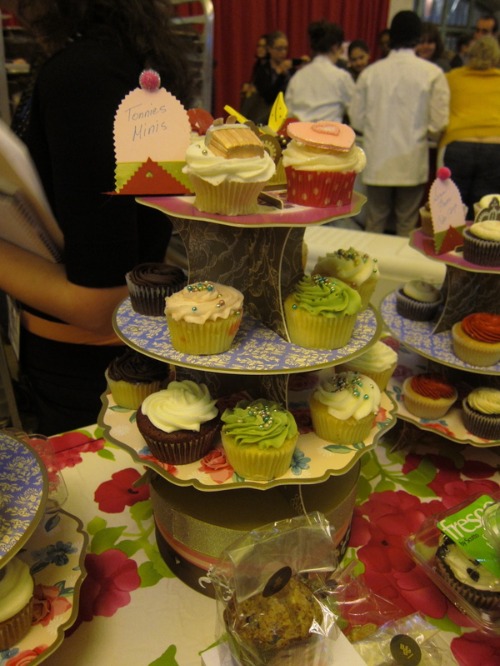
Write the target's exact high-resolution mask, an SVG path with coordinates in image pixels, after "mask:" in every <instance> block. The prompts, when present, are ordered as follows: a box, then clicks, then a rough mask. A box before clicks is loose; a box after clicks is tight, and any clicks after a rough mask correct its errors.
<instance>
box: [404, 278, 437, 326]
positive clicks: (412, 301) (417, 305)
mask: <svg viewBox="0 0 500 666" xmlns="http://www.w3.org/2000/svg"><path fill="white" fill-rule="evenodd" d="M442 300H443V298H442V296H441V292H440V291H439V289H438V288H437V287H435V286H434V285H433V284H431V283H430V282H426V281H425V280H410V281H409V282H407V283H406V284H405V285H404V286H403V287H401V288H400V289H398V291H397V292H396V312H397V313H398V314H399V315H401V317H404V318H405V319H411V320H413V321H430V320H431V319H433V318H434V317H435V316H436V314H437V312H438V310H439V307H440V305H441V303H442Z"/></svg>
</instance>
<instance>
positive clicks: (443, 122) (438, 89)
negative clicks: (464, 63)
mask: <svg viewBox="0 0 500 666" xmlns="http://www.w3.org/2000/svg"><path fill="white" fill-rule="evenodd" d="M449 118H450V88H449V85H448V81H447V79H446V76H445V74H444V73H442V72H440V73H439V75H438V76H437V77H436V78H435V80H434V81H433V82H432V87H431V99H430V108H429V128H428V133H429V137H430V138H432V139H433V140H437V139H438V138H439V136H440V135H441V133H442V132H443V130H444V129H445V128H446V126H447V125H448V121H449Z"/></svg>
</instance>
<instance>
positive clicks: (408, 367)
mask: <svg viewBox="0 0 500 666" xmlns="http://www.w3.org/2000/svg"><path fill="white" fill-rule="evenodd" d="M410 244H411V246H412V247H413V248H414V249H416V250H418V251H419V252H420V253H421V254H423V255H425V256H427V257H430V258H431V259H434V260H436V261H440V262H442V263H444V264H445V265H446V275H445V282H444V285H443V291H444V306H443V310H442V312H441V315H440V316H439V319H438V320H437V321H429V322H417V321H411V320H409V319H405V318H404V317H401V316H400V315H398V313H397V311H396V292H393V293H391V294H389V295H388V296H386V298H385V299H384V300H383V302H382V304H381V308H380V310H381V315H382V318H383V320H384V322H385V324H386V326H387V328H388V329H389V330H390V332H391V335H392V336H393V337H394V338H396V339H397V340H399V341H400V342H401V343H402V345H403V346H402V348H401V349H400V351H399V367H398V369H397V372H396V373H395V374H394V376H393V377H392V379H391V380H390V382H389V386H388V388H387V392H388V393H389V395H390V396H391V397H392V398H393V399H394V400H395V402H396V403H397V405H398V411H397V414H398V418H401V419H403V420H405V421H408V422H409V423H413V424H414V425H416V426H417V427H418V428H421V429H422V430H430V431H433V432H436V433H437V434H439V435H441V436H442V437H445V438H446V439H449V440H451V441H454V442H457V443H459V444H471V445H472V446H477V447H493V446H498V445H500V441H498V440H486V439H481V438H480V437H476V436H475V435H472V434H471V433H469V432H468V431H467V430H466V428H465V427H464V424H463V421H462V410H461V403H460V400H458V401H457V402H456V403H455V405H454V406H453V407H452V408H451V409H450V411H449V412H448V413H447V414H445V416H444V417H443V418H441V419H438V420H431V419H420V418H418V417H416V416H414V415H413V414H411V413H410V412H408V410H407V409H406V408H405V406H404V402H403V399H402V384H403V381H404V379H405V378H406V377H408V376H409V375H413V374H418V373H420V372H427V371H429V370H431V371H441V372H442V373H443V374H444V375H445V376H447V377H448V378H449V379H450V380H451V381H452V382H453V384H454V385H455V386H456V387H457V389H458V391H459V395H462V396H464V395H466V394H467V392H468V391H469V390H471V389H472V388H474V387H477V386H494V387H497V388H500V364H499V363H497V364H496V365H493V366H489V367H479V366H472V365H469V364H468V363H464V362H463V361H461V360H460V359H459V358H457V356H455V354H454V352H453V346H452V339H451V327H452V325H453V324H454V323H455V322H456V321H460V320H461V319H463V318H464V317H465V316H466V315H468V314H471V313H473V312H491V313H495V314H500V300H499V298H498V293H499V289H500V268H498V267H497V268H494V267H491V268H489V267H485V266H477V265H475V264H472V263H470V262H468V261H466V260H465V259H464V258H463V254H462V252H461V250H460V249H458V248H457V249H455V250H452V251H449V252H446V253H443V254H437V253H436V251H435V248H434V242H433V239H432V238H431V237H429V236H426V235H425V234H423V233H422V231H421V230H419V229H418V230H416V231H414V232H413V235H412V237H411V241H410Z"/></svg>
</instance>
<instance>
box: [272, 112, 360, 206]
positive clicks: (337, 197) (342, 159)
mask: <svg viewBox="0 0 500 666" xmlns="http://www.w3.org/2000/svg"><path fill="white" fill-rule="evenodd" d="M287 131H288V134H289V136H290V137H291V139H292V140H291V141H290V143H289V144H288V146H287V147H286V149H285V150H284V151H283V165H284V167H285V172H286V178H287V183H288V191H287V199H288V201H290V202H291V203H295V204H299V205H301V206H312V207H315V208H324V207H335V208H338V209H339V213H340V212H348V211H349V210H350V207H351V202H352V192H353V188H354V181H355V179H356V175H357V174H358V173H361V171H363V169H364V168H365V166H366V156H365V153H364V152H363V150H362V149H361V148H359V147H358V146H357V145H356V144H355V139H356V135H355V133H354V131H353V130H352V129H351V128H350V127H349V126H348V125H344V124H342V123H336V122H333V121H327V120H325V121H321V122H315V123H311V122H295V123H291V124H290V125H288V127H287Z"/></svg>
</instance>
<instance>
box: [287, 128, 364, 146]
mask: <svg viewBox="0 0 500 666" xmlns="http://www.w3.org/2000/svg"><path fill="white" fill-rule="evenodd" d="M287 131H288V135H289V136H290V138H292V139H295V140H296V141H300V142H301V143H305V144H308V145H310V146H317V147H318V148H326V149H329V150H341V151H347V150H350V149H351V148H352V146H353V144H354V141H355V139H356V135H355V133H354V130H353V129H352V128H351V127H349V125H344V124H343V123H336V122H334V121H333V120H321V121H319V122H316V123H306V122H296V123H290V124H289V125H288V127H287Z"/></svg>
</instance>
